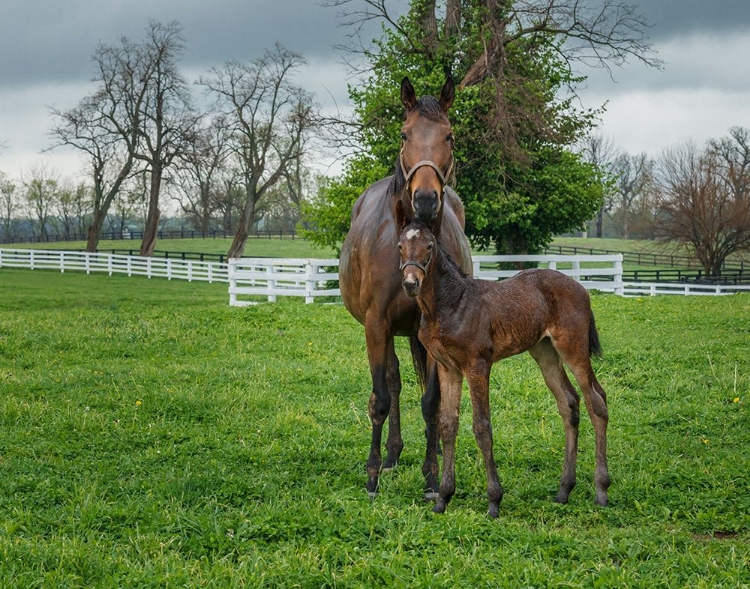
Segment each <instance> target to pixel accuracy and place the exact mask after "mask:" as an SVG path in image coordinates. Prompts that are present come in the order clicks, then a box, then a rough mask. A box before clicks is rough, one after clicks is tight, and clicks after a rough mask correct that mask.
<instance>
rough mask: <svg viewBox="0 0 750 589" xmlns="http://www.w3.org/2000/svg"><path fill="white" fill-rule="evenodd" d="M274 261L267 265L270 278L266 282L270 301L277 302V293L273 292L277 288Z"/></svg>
mask: <svg viewBox="0 0 750 589" xmlns="http://www.w3.org/2000/svg"><path fill="white" fill-rule="evenodd" d="M273 270H274V269H273V262H271V264H270V265H269V266H266V274H268V280H267V282H266V286H267V288H268V291H269V292H268V302H269V303H275V302H276V295H275V294H273V293H271V291H272V290H273V289H275V288H276V281H275V280H274V279H273Z"/></svg>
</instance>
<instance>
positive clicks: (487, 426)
mask: <svg viewBox="0 0 750 589" xmlns="http://www.w3.org/2000/svg"><path fill="white" fill-rule="evenodd" d="M490 368H491V365H487V364H486V363H485V362H478V363H477V364H476V365H475V366H472V367H471V368H470V369H469V370H467V371H466V381H467V383H468V384H469V391H470V392H471V406H472V413H473V422H472V429H473V430H474V438H476V441H477V445H478V446H479V449H480V450H481V451H482V458H484V468H485V471H486V472H487V497H488V499H489V503H490V506H489V514H490V516H491V517H497V516H498V512H499V510H500V500H501V499H502V498H503V488H502V486H501V485H500V480H499V479H498V476H497V465H496V464H495V455H494V452H493V451H492V422H491V420H490Z"/></svg>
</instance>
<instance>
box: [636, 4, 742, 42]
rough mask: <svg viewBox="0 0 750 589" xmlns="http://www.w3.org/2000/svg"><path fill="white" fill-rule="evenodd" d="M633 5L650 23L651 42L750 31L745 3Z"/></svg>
mask: <svg viewBox="0 0 750 589" xmlns="http://www.w3.org/2000/svg"><path fill="white" fill-rule="evenodd" d="M634 4H637V6H638V10H639V11H640V12H641V13H642V14H643V15H644V16H645V17H646V18H647V19H648V20H649V22H650V23H651V25H652V28H651V30H650V31H649V34H650V37H651V39H652V40H653V41H661V40H663V39H667V38H670V37H675V36H682V35H691V34H707V33H711V32H713V33H716V34H722V33H731V32H737V31H741V30H743V29H745V30H747V29H748V28H750V1H748V0H638V1H637V2H634Z"/></svg>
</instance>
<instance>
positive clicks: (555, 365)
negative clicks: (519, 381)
mask: <svg viewBox="0 0 750 589" xmlns="http://www.w3.org/2000/svg"><path fill="white" fill-rule="evenodd" d="M529 353H530V354H531V355H532V357H533V358H534V360H536V363H537V364H538V365H539V368H540V370H541V371H542V375H543V376H544V382H545V383H546V384H547V387H548V388H549V390H551V391H552V393H553V394H554V395H555V400H556V401H557V410H558V411H559V412H560V417H562V420H563V424H564V425H565V460H564V462H563V470H562V475H561V476H560V489H559V490H558V492H557V497H555V501H557V502H558V503H567V502H568V496H569V495H570V492H571V491H572V490H573V487H575V484H576V460H577V456H578V423H579V421H580V410H579V406H580V400H579V397H578V393H576V391H575V389H574V388H573V385H572V384H571V382H570V379H569V378H568V375H567V374H565V369H564V368H563V364H562V359H561V358H560V355H559V354H558V353H557V351H556V350H555V348H554V346H553V345H552V342H550V340H549V339H547V338H545V339H543V340H542V341H541V342H539V343H538V344H537V345H535V346H534V347H533V348H531V349H530V350H529Z"/></svg>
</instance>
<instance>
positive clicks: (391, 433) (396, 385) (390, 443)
mask: <svg viewBox="0 0 750 589" xmlns="http://www.w3.org/2000/svg"><path fill="white" fill-rule="evenodd" d="M385 376H386V384H387V387H388V392H389V393H390V396H391V410H390V412H389V414H388V439H387V440H386V442H385V449H386V455H385V462H383V470H384V471H385V470H391V469H393V468H396V465H397V464H398V459H399V456H401V450H403V449H404V440H403V439H402V438H401V403H400V399H401V373H400V372H399V363H398V356H396V349H395V345H394V341H393V338H391V339H390V343H389V345H388V348H387V351H386V373H385Z"/></svg>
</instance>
